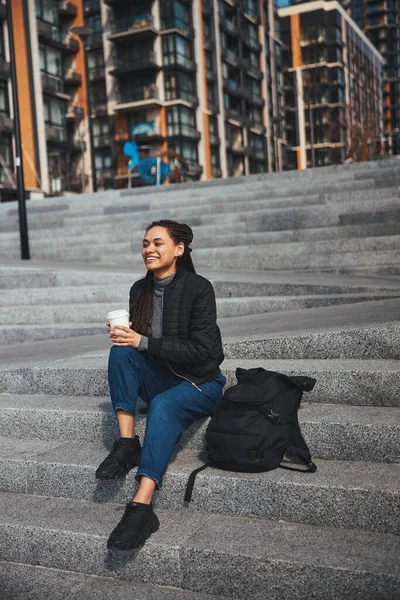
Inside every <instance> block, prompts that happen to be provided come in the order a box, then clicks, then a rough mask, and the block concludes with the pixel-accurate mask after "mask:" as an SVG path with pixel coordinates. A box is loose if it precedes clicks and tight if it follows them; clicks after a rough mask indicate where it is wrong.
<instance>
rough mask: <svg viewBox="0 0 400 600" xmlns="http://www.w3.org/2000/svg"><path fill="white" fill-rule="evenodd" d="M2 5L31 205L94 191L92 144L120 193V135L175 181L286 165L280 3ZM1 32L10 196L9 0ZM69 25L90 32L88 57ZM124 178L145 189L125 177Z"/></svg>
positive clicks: (4, 181)
mask: <svg viewBox="0 0 400 600" xmlns="http://www.w3.org/2000/svg"><path fill="white" fill-rule="evenodd" d="M11 10H12V23H13V35H14V40H15V47H16V48H17V49H18V52H16V69H17V84H18V100H19V105H20V120H21V132H22V144H23V164H24V177H25V187H26V190H27V193H28V197H29V196H34V195H35V194H43V193H45V194H63V193H71V192H80V191H83V190H89V189H91V181H92V173H91V165H92V160H91V148H92V149H93V155H94V157H93V158H94V165H95V170H96V180H97V185H98V188H99V189H102V188H111V187H125V186H127V185H128V181H129V179H130V178H129V177H128V175H129V174H128V169H127V164H128V161H129V158H128V157H127V156H125V155H124V153H123V146H124V143H125V142H126V141H128V140H134V141H136V143H137V144H138V146H139V150H140V156H141V157H145V156H159V155H161V156H162V158H163V160H166V161H169V162H170V164H171V167H172V168H171V175H170V181H174V180H175V179H176V178H177V174H179V177H180V179H182V178H184V179H200V178H202V179H210V178H214V177H228V176H234V175H246V174H251V173H259V172H264V171H273V170H280V169H282V168H284V163H285V160H286V158H285V156H286V155H285V151H286V142H285V139H284V138H285V132H284V130H283V128H282V117H283V104H282V100H283V90H282V86H281V64H280V61H281V46H282V43H281V41H280V38H279V35H280V34H279V23H278V21H277V6H276V2H275V1H266V0H163V1H161V0H135V1H133V0H13V1H12V4H11ZM0 25H1V27H0V30H1V34H2V35H1V39H0V190H1V196H2V198H3V199H7V198H8V197H10V198H11V197H15V189H14V188H15V182H14V180H13V170H14V165H13V160H14V159H13V156H14V155H15V152H14V150H13V140H12V129H13V121H12V119H13V115H12V106H11V101H10V100H11V86H10V78H9V51H8V36H7V25H6V0H0ZM77 26H86V27H89V28H90V29H91V30H92V33H91V35H90V36H89V38H88V39H87V40H86V42H85V48H86V50H85V48H84V47H83V44H82V42H81V41H80V39H79V38H78V37H77V36H75V35H73V34H72V33H71V29H72V28H74V27H77ZM85 52H86V58H87V64H88V69H87V78H88V85H86V69H85ZM88 99H90V104H91V114H90V115H89V114H88ZM89 118H90V119H91V124H92V130H93V136H92V139H90V136H89ZM176 167H178V169H176ZM131 183H132V184H139V185H140V184H143V181H142V180H141V179H140V177H139V176H137V175H136V174H134V176H133V179H132V182H131Z"/></svg>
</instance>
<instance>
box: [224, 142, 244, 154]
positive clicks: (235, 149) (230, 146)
mask: <svg viewBox="0 0 400 600" xmlns="http://www.w3.org/2000/svg"><path fill="white" fill-rule="evenodd" d="M226 149H227V150H229V151H230V152H231V153H232V154H238V155H241V156H243V155H244V154H246V152H247V149H246V148H245V147H244V145H243V141H242V140H241V139H236V140H235V139H233V138H228V139H227V140H226Z"/></svg>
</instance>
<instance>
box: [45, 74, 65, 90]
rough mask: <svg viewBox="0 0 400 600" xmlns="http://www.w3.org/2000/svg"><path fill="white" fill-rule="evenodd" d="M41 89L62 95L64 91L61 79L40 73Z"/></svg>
mask: <svg viewBox="0 0 400 600" xmlns="http://www.w3.org/2000/svg"><path fill="white" fill-rule="evenodd" d="M42 88H43V90H44V91H45V92H53V93H60V92H61V93H62V92H63V91H64V89H63V81H62V79H59V78H58V77H53V76H52V75H49V74H48V73H42Z"/></svg>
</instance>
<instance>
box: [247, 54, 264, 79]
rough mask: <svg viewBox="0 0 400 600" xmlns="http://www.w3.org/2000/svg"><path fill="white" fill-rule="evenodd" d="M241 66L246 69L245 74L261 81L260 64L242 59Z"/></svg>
mask: <svg viewBox="0 0 400 600" xmlns="http://www.w3.org/2000/svg"><path fill="white" fill-rule="evenodd" d="M243 66H244V68H245V69H246V72H247V73H248V74H249V75H251V76H252V77H254V78H255V79H258V80H261V79H262V78H263V77H264V75H263V73H262V71H261V70H260V63H256V62H255V61H253V60H250V59H248V58H244V59H243Z"/></svg>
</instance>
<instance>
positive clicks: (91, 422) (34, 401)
mask: <svg viewBox="0 0 400 600" xmlns="http://www.w3.org/2000/svg"><path fill="white" fill-rule="evenodd" d="M0 406H1V413H0V434H1V435H3V436H6V437H15V438H18V439H24V438H26V437H27V438H30V437H34V438H38V439H42V440H44V441H47V442H49V443H50V442H51V443H52V440H53V441H60V442H61V441H66V442H69V443H71V442H79V443H82V442H83V443H85V442H88V443H89V442H91V443H97V442H99V441H100V440H101V441H102V442H103V443H105V444H108V445H111V444H112V441H113V440H114V439H115V438H116V437H117V427H116V420H115V416H114V413H113V411H112V408H111V403H110V400H109V398H107V397H100V398H95V397H86V396H81V397H68V396H63V395H60V396H43V395H32V396H31V395H15V396H14V395H12V394H1V395H0ZM299 422H300V425H301V428H302V431H303V434H304V437H305V439H306V440H307V442H308V444H309V447H310V450H311V453H312V455H313V456H315V457H316V458H318V457H319V458H325V459H330V460H332V459H333V460H359V461H366V460H369V461H372V462H387V463H398V462H399V460H400V453H399V447H400V408H399V407H387V406H385V407H381V406H351V405H347V404H343V405H334V404H308V403H304V404H303V405H302V407H301V409H300V411H299ZM145 426H146V417H145V416H144V415H142V414H140V413H138V414H137V417H136V431H137V433H138V435H139V436H140V437H141V438H143V435H144V431H145ZM206 426H207V419H203V420H200V421H198V422H197V423H195V424H194V425H193V426H192V427H190V428H189V429H188V430H187V431H186V433H185V435H184V436H183V438H182V439H181V440H180V442H179V444H178V447H179V448H180V449H182V448H185V449H191V450H198V451H200V450H202V449H204V446H205V439H204V434H205V429H206Z"/></svg>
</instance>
